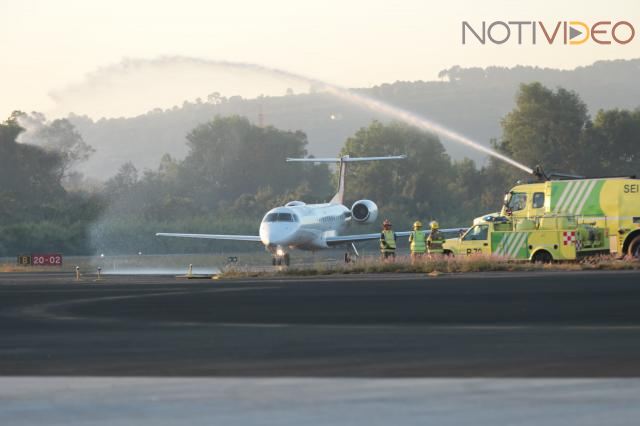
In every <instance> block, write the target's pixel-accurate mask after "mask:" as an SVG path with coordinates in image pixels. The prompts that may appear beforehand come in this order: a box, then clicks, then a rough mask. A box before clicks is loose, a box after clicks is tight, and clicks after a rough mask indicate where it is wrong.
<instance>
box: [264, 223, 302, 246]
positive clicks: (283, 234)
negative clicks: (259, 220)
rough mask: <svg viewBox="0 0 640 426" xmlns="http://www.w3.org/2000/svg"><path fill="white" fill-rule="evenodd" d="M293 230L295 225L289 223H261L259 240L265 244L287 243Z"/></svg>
mask: <svg viewBox="0 0 640 426" xmlns="http://www.w3.org/2000/svg"><path fill="white" fill-rule="evenodd" d="M295 231H296V230H295V227H294V226H291V225H281V224H272V223H269V224H263V226H262V227H260V240H261V241H262V244H264V245H266V246H268V245H288V244H289V243H290V240H291V237H292V235H293V234H294V233H295Z"/></svg>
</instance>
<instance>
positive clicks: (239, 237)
mask: <svg viewBox="0 0 640 426" xmlns="http://www.w3.org/2000/svg"><path fill="white" fill-rule="evenodd" d="M156 237H178V238H200V239H205V240H231V241H255V242H261V240H260V237H259V236H258V235H224V234H171V233H167V232H158V233H157V234H156Z"/></svg>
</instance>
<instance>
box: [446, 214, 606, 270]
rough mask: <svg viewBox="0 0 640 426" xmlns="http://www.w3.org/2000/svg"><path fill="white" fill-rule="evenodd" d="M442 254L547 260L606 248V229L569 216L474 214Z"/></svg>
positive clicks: (587, 253)
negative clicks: (578, 221)
mask: <svg viewBox="0 0 640 426" xmlns="http://www.w3.org/2000/svg"><path fill="white" fill-rule="evenodd" d="M444 250H445V253H446V254H453V255H456V256H460V255H473V254H490V255H495V256H503V257H508V258H511V259H521V260H531V261H533V262H545V263H546V262H550V261H552V260H575V259H576V258H578V257H582V256H588V255H592V254H597V253H606V252H609V239H608V238H607V230H606V229H603V228H597V227H595V226H592V225H588V224H578V223H577V221H576V219H575V218H572V217H541V218H538V219H536V220H534V219H529V218H524V219H522V218H509V217H506V216H499V215H496V214H493V215H487V216H485V217H483V218H478V219H476V220H475V221H474V224H473V226H472V227H471V228H469V230H468V231H467V232H466V233H464V235H462V236H461V237H460V238H453V239H448V240H447V241H446V242H445V244H444Z"/></svg>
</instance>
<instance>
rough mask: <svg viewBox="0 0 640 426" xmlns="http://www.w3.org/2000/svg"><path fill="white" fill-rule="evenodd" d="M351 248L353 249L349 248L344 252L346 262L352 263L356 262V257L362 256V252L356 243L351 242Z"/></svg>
mask: <svg viewBox="0 0 640 426" xmlns="http://www.w3.org/2000/svg"><path fill="white" fill-rule="evenodd" d="M348 247H350V248H351V250H348V249H347V251H346V252H345V253H344V263H351V262H355V261H356V259H357V258H358V257H359V256H360V253H358V249H356V245H355V244H353V243H351V245H350V246H348Z"/></svg>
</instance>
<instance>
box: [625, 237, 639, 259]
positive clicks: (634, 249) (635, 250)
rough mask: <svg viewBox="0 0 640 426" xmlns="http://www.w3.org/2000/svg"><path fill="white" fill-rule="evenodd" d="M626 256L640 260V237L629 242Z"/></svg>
mask: <svg viewBox="0 0 640 426" xmlns="http://www.w3.org/2000/svg"><path fill="white" fill-rule="evenodd" d="M627 254H628V255H629V256H631V257H635V258H636V259H640V235H638V236H636V237H635V238H634V239H633V240H631V242H630V243H629V250H628V252H627Z"/></svg>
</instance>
